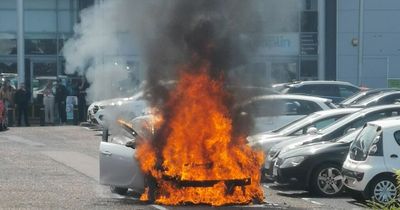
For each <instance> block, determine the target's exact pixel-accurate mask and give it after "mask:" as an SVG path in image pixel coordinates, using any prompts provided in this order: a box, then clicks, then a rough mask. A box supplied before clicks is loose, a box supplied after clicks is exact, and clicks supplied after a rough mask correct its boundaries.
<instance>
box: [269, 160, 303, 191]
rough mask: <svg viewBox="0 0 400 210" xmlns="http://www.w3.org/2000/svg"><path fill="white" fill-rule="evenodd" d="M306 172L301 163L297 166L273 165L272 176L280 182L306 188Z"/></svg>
mask: <svg viewBox="0 0 400 210" xmlns="http://www.w3.org/2000/svg"><path fill="white" fill-rule="evenodd" d="M307 172H308V170H305V167H304V166H301V164H300V165H299V166H297V167H290V168H279V167H278V166H276V165H275V166H274V168H273V174H272V178H273V179H274V180H275V181H276V182H278V183H280V184H295V185H296V186H297V187H299V188H302V189H306V188H307V186H308V185H307V181H306V180H308V179H307Z"/></svg>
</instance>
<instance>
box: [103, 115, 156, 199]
mask: <svg viewBox="0 0 400 210" xmlns="http://www.w3.org/2000/svg"><path fill="white" fill-rule="evenodd" d="M152 120H153V118H152V116H151V115H145V116H140V117H136V118H134V119H133V120H132V121H130V123H131V125H132V127H133V128H135V129H134V130H133V129H130V128H125V129H121V130H120V131H119V132H115V131H114V132H112V133H113V135H111V136H110V138H109V139H106V141H102V142H101V143H100V184H103V185H108V186H110V187H111V191H112V192H114V193H118V194H121V195H123V194H125V193H126V192H127V191H128V189H131V190H133V191H134V192H136V193H140V194H141V193H143V192H144V189H145V183H146V181H145V179H146V178H145V176H144V174H143V173H142V171H141V170H140V166H139V162H138V161H137V160H136V159H135V158H134V157H135V152H136V149H135V141H136V139H137V138H141V137H142V138H143V137H144V138H148V137H149V135H152V134H153V133H152V132H153V131H154V129H152V127H153V125H154V123H153V122H152ZM150 138H151V137H150ZM108 140H109V142H108Z"/></svg>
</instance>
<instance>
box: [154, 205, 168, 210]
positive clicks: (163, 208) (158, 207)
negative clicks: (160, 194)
mask: <svg viewBox="0 0 400 210" xmlns="http://www.w3.org/2000/svg"><path fill="white" fill-rule="evenodd" d="M151 206H152V207H154V208H156V209H159V210H168V209H167V208H165V207H162V206H159V205H155V204H154V205H151Z"/></svg>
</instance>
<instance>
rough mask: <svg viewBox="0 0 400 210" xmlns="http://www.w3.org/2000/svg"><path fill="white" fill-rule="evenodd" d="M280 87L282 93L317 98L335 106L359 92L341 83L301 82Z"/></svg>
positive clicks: (347, 83)
mask: <svg viewBox="0 0 400 210" xmlns="http://www.w3.org/2000/svg"><path fill="white" fill-rule="evenodd" d="M282 86H284V87H281V86H279V87H280V91H281V92H282V93H290V94H305V95H313V96H319V97H323V98H328V99H331V100H332V102H333V103H335V104H338V103H340V102H341V101H343V100H344V99H346V98H347V97H349V96H351V95H354V94H355V93H357V92H360V91H361V88H359V87H357V86H355V85H353V84H351V83H349V82H342V81H301V82H293V83H286V84H284V85H282Z"/></svg>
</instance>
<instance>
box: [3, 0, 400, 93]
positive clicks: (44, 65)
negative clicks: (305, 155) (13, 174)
mask: <svg viewBox="0 0 400 210" xmlns="http://www.w3.org/2000/svg"><path fill="white" fill-rule="evenodd" d="M103 1H105V0H1V1H0V73H2V74H4V73H14V74H18V77H19V81H24V82H25V83H27V84H28V85H30V86H31V87H33V88H34V86H35V85H38V80H40V79H41V78H57V77H64V75H65V59H64V57H63V56H62V51H61V50H62V47H63V45H64V43H65V42H66V40H67V39H68V38H70V37H71V36H72V35H73V27H74V25H75V24H76V23H79V21H80V20H79V12H80V11H82V10H83V9H85V8H87V7H89V6H92V5H95V4H101V3H102V2H103ZM255 1H257V2H258V3H260V4H263V6H260V7H259V10H260V11H258V13H259V14H261V18H262V23H263V24H264V25H265V28H266V30H264V31H263V33H264V34H262V37H263V39H261V40H260V41H259V43H255V44H257V45H258V46H259V50H258V51H257V53H255V54H254V55H252V57H251V64H249V65H248V66H247V67H246V68H245V71H247V72H248V75H249V79H250V80H251V81H255V84H257V85H260V84H271V83H280V82H286V81H292V80H314V79H321V80H323V79H326V80H343V81H349V82H352V83H354V84H359V85H363V86H367V87H371V88H375V87H388V86H398V85H399V82H398V81H399V80H400V59H399V56H400V42H397V40H399V38H400V26H399V25H398V24H397V23H396V21H397V20H399V18H400V1H394V0H380V1H374V0H276V1H271V0H255ZM277 2H279V3H277ZM274 4H276V5H278V6H279V7H280V8H283V10H285V9H286V8H287V10H288V11H289V12H290V15H288V13H285V12H276V13H267V12H264V10H265V11H268V9H266V8H268V7H271V5H272V7H273V6H276V5H274ZM289 16H290V17H289ZM21 17H23V18H21ZM124 56H125V55H124ZM134 56H137V55H132V57H134ZM139 56H140V55H139ZM133 60H135V59H133ZM136 62H137V60H135V61H132V63H134V65H138V64H136ZM128 63H129V62H128ZM138 66H142V65H138ZM139 71H144V67H142V68H141V69H139ZM140 75H141V76H140V77H141V78H140V79H141V80H143V79H144V78H143V75H144V74H140Z"/></svg>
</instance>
